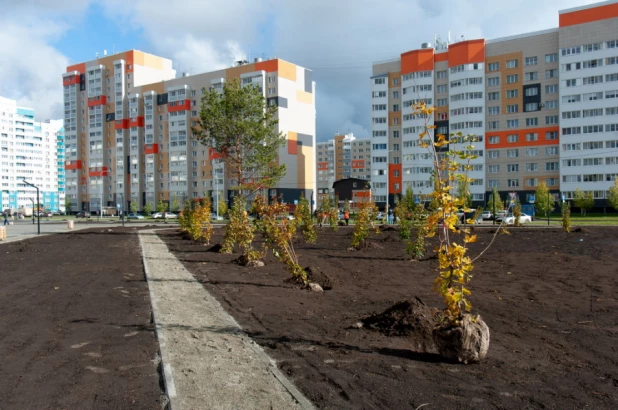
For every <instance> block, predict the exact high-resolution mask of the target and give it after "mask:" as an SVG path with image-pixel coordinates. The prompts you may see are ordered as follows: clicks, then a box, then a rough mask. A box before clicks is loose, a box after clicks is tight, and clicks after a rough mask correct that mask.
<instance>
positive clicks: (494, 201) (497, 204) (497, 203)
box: [487, 187, 504, 218]
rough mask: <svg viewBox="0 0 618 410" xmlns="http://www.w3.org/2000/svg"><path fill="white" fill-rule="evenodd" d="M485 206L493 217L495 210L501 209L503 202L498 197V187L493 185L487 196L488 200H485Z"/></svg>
mask: <svg viewBox="0 0 618 410" xmlns="http://www.w3.org/2000/svg"><path fill="white" fill-rule="evenodd" d="M487 206H488V207H489V209H490V210H491V213H492V215H493V216H494V218H495V217H496V212H498V211H501V210H502V209H503V206H504V202H502V199H501V198H500V193H499V192H498V188H496V187H494V188H493V189H492V191H491V195H490V196H489V201H487Z"/></svg>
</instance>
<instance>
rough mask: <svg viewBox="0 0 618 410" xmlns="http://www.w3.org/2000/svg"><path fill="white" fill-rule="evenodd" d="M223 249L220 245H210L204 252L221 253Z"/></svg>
mask: <svg viewBox="0 0 618 410" xmlns="http://www.w3.org/2000/svg"><path fill="white" fill-rule="evenodd" d="M222 248H223V245H221V244H220V243H216V244H214V245H212V246H211V247H210V248H208V249H206V252H217V253H219V252H221V249H222Z"/></svg>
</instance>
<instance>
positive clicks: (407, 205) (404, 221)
mask: <svg viewBox="0 0 618 410" xmlns="http://www.w3.org/2000/svg"><path fill="white" fill-rule="evenodd" d="M416 206H417V205H416V203H415V202H414V191H412V188H411V187H408V188H407V189H406V192H405V194H404V196H403V197H401V199H398V203H397V207H396V208H395V216H396V217H397V220H398V221H399V236H400V237H401V239H409V238H410V234H411V231H412V225H413V214H414V212H415V209H416Z"/></svg>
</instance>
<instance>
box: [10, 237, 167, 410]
mask: <svg viewBox="0 0 618 410" xmlns="http://www.w3.org/2000/svg"><path fill="white" fill-rule="evenodd" d="M136 232H137V231H136V229H135V228H113V229H101V228H99V229H90V230H85V231H76V232H73V233H68V234H58V235H51V236H43V237H40V238H35V239H29V240H25V241H20V242H13V243H6V244H1V243H0V258H1V259H0V357H2V362H1V363H0V380H1V383H0V409H37V410H38V409H161V408H162V406H163V405H164V404H165V400H166V398H164V397H163V396H162V394H163V392H162V390H161V387H160V385H161V384H160V383H161V382H160V377H159V373H158V369H157V366H158V362H157V356H158V350H159V347H158V343H157V340H156V338H155V334H154V329H153V326H152V324H151V310H150V298H149V293H148V285H147V283H146V281H145V277H144V271H143V268H142V259H141V250H140V246H139V242H138V237H137V235H135V233H136Z"/></svg>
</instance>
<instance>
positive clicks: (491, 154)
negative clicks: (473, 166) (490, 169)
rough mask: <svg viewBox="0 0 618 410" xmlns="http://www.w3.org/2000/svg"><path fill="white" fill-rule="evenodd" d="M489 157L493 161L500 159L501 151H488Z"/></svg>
mask: <svg viewBox="0 0 618 410" xmlns="http://www.w3.org/2000/svg"><path fill="white" fill-rule="evenodd" d="M487 157H488V158H492V159H495V158H500V151H498V150H490V151H487Z"/></svg>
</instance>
